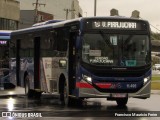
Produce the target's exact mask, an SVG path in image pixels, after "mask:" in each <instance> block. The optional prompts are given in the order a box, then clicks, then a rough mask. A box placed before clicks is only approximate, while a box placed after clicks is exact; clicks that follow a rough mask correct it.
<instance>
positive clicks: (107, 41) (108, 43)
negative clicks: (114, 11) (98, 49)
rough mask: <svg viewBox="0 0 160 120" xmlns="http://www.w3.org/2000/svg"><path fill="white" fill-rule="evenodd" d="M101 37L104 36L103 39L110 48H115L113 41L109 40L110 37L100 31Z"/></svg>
mask: <svg viewBox="0 0 160 120" xmlns="http://www.w3.org/2000/svg"><path fill="white" fill-rule="evenodd" d="M99 33H100V35H101V36H102V38H103V39H104V41H105V43H106V44H107V45H108V46H109V47H110V48H113V45H112V43H111V41H110V40H109V39H108V36H106V35H105V33H104V32H103V31H102V30H99Z"/></svg>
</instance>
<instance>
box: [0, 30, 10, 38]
mask: <svg viewBox="0 0 160 120" xmlns="http://www.w3.org/2000/svg"><path fill="white" fill-rule="evenodd" d="M11 32H12V31H10V30H0V39H1V40H8V39H10V35H11Z"/></svg>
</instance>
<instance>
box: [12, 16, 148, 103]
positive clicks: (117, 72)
mask: <svg viewBox="0 0 160 120" xmlns="http://www.w3.org/2000/svg"><path fill="white" fill-rule="evenodd" d="M11 39H12V40H11V41H12V42H13V43H14V44H15V45H16V47H15V49H13V51H16V52H15V54H14V55H13V56H12V58H16V66H17V71H16V80H17V85H18V86H24V87H25V89H26V94H27V95H28V97H38V98H39V97H40V95H41V93H42V92H48V93H55V94H58V95H59V96H60V101H61V102H63V103H65V104H68V105H70V104H73V103H74V101H75V100H76V101H77V100H78V101H79V102H80V101H82V100H83V99H87V98H107V100H115V101H116V102H117V104H118V105H120V106H125V105H126V104H127V101H128V98H130V97H133V98H141V99H146V98H149V97H150V91H151V40H150V27H149V23H148V22H147V21H145V20H139V19H133V18H126V17H89V18H78V19H74V20H66V21H62V22H58V23H54V24H48V25H42V26H36V27H31V28H27V29H22V30H17V31H14V32H12V34H11ZM21 59H23V60H26V61H28V60H30V61H32V62H31V63H30V64H28V63H27V62H26V63H25V64H26V65H25V67H23V66H24V65H22V64H21ZM31 66H32V67H31Z"/></svg>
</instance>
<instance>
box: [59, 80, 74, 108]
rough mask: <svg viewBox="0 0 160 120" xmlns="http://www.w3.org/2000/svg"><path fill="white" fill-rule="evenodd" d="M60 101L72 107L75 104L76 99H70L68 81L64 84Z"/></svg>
mask: <svg viewBox="0 0 160 120" xmlns="http://www.w3.org/2000/svg"><path fill="white" fill-rule="evenodd" d="M60 101H61V104H62V105H67V106H71V105H73V104H74V99H73V98H71V97H69V88H68V86H67V83H66V81H65V82H63V83H62V89H61V91H60Z"/></svg>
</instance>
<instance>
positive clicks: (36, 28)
mask: <svg viewBox="0 0 160 120" xmlns="http://www.w3.org/2000/svg"><path fill="white" fill-rule="evenodd" d="M87 19H88V20H94V19H95V20H96V19H111V20H116V19H119V20H135V21H144V22H147V23H148V21H146V20H141V19H137V18H129V17H124V16H107V17H81V18H76V19H71V20H65V21H60V22H56V23H50V24H44V25H38V26H35V27H29V28H25V29H19V30H15V31H13V32H12V33H11V34H12V35H16V34H22V33H26V32H35V31H39V30H45V29H52V28H56V27H63V26H65V24H69V23H72V22H79V21H83V20H87Z"/></svg>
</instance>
